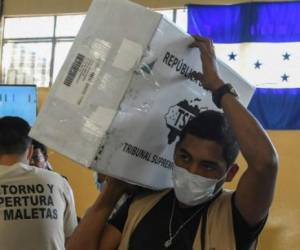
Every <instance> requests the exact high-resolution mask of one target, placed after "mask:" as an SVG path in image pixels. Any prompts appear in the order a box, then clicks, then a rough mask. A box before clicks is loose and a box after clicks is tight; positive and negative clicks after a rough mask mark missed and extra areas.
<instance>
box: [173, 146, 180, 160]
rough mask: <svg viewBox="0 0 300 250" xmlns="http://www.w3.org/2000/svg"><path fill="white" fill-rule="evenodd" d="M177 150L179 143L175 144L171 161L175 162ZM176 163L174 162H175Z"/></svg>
mask: <svg viewBox="0 0 300 250" xmlns="http://www.w3.org/2000/svg"><path fill="white" fill-rule="evenodd" d="M178 149H179V142H177V143H176V145H175V148H174V154H173V161H174V162H175V161H176V152H177V151H178ZM175 163H176V162H175Z"/></svg>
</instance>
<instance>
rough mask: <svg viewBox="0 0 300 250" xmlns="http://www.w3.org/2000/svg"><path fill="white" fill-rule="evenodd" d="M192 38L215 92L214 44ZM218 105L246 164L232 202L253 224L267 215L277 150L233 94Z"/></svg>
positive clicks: (205, 84)
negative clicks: (246, 166)
mask: <svg viewBox="0 0 300 250" xmlns="http://www.w3.org/2000/svg"><path fill="white" fill-rule="evenodd" d="M194 38H195V42H194V43H193V44H192V47H198V48H199V49H200V51H201V60H202V63H203V76H202V84H203V87H204V88H205V89H208V90H210V91H214V90H216V89H218V88H219V87H221V86H222V85H224V82H223V81H222V80H221V78H220V77H219V75H218V72H217V67H216V58H215V54H214V49H213V44H212V42H211V41H210V40H208V39H205V38H202V37H198V36H195V37H194ZM221 107H222V109H223V111H224V113H225V116H226V118H227V119H228V121H229V124H230V126H231V128H232V129H233V132H234V134H235V136H236V139H237V141H238V143H239V145H240V148H241V153H242V155H243V156H244V158H245V160H246V161H247V164H248V168H247V170H246V172H245V173H244V174H243V176H242V177H241V179H240V181H239V183H238V187H237V190H236V195H235V204H236V206H237V208H238V209H239V211H240V213H241V214H242V216H243V217H244V219H245V220H246V221H247V222H248V224H249V225H256V224H257V223H258V222H260V221H261V220H262V219H264V218H265V217H266V216H267V214H268V210H269V208H270V206H271V203H272V200H273V193H274V188H275V181H276V176H277V168H278V156H277V152H276V150H275V148H274V147H273V145H272V143H271V141H270V139H269V137H268V135H267V134H266V132H265V131H264V129H263V128H262V127H261V125H260V124H259V123H258V122H257V121H256V119H255V118H254V117H253V116H252V115H251V114H250V113H249V112H248V111H247V109H245V108H244V107H243V106H242V105H241V104H240V103H239V101H238V100H237V99H236V98H235V97H234V96H233V95H231V94H225V95H224V96H223V98H222V99H221Z"/></svg>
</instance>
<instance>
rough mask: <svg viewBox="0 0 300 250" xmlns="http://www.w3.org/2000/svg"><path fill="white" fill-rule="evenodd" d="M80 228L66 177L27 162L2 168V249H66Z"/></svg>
mask: <svg viewBox="0 0 300 250" xmlns="http://www.w3.org/2000/svg"><path fill="white" fill-rule="evenodd" d="M76 226H77V218H76V211H75V204H74V198H73V193H72V190H71V187H70V186H69V184H68V182H67V181H66V180H65V179H64V178H63V177H61V176H60V175H59V174H57V173H55V172H51V171H48V170H44V169H40V168H37V167H32V166H28V165H26V164H23V163H17V164H15V165H12V166H2V165H0V249H1V250H20V249H22V250H62V249H65V239H66V238H68V237H69V236H70V235H71V234H72V232H73V231H74V229H75V227H76Z"/></svg>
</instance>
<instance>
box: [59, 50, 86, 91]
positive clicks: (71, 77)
mask: <svg viewBox="0 0 300 250" xmlns="http://www.w3.org/2000/svg"><path fill="white" fill-rule="evenodd" d="M84 58H85V56H84V55H82V54H78V55H77V56H76V58H75V61H74V62H73V64H72V67H71V68H70V70H69V72H68V75H67V77H66V79H65V81H64V84H65V85H67V86H69V87H70V86H71V85H72V83H73V81H74V79H75V77H76V75H77V72H78V70H79V68H80V66H81V64H82V62H83V60H84Z"/></svg>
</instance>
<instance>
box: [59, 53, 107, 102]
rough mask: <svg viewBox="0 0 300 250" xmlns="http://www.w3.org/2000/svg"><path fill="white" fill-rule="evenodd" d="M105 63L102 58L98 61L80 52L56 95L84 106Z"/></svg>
mask: <svg viewBox="0 0 300 250" xmlns="http://www.w3.org/2000/svg"><path fill="white" fill-rule="evenodd" d="M103 63H104V62H103V61H101V60H98V61H96V60H93V59H91V58H89V57H87V56H86V55H84V54H83V53H78V54H77V55H76V57H75V59H74V60H73V63H72V64H71V67H70V69H69V71H68V72H67V75H66V77H65V78H64V80H63V84H61V85H60V87H59V90H58V91H57V93H56V96H57V97H58V98H61V99H63V100H64V101H67V102H68V103H70V104H72V105H79V106H82V104H83V103H84V100H85V99H86V97H87V96H88V93H89V92H90V91H91V88H92V85H93V84H94V81H95V79H96V78H97V76H98V74H99V72H100V70H101V67H102V65H103Z"/></svg>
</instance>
